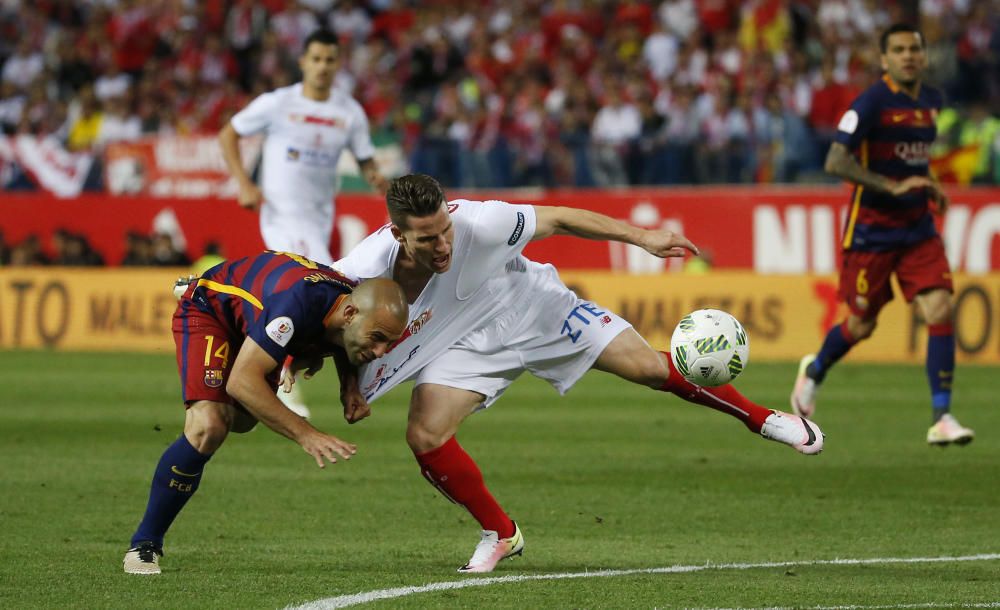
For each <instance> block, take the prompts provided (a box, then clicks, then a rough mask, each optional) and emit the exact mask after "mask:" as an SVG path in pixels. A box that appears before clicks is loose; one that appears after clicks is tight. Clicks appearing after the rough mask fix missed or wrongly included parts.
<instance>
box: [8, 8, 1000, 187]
mask: <svg viewBox="0 0 1000 610" xmlns="http://www.w3.org/2000/svg"><path fill="white" fill-rule="evenodd" d="M996 9H997V7H996V4H995V3H994V2H990V1H979V2H973V1H972V0H924V1H922V2H885V1H876V0H823V1H819V0H812V1H807V0H800V1H795V0H751V1H746V2H739V1H735V0H665V1H663V2H639V1H635V0H628V1H623V2H608V1H599V0H578V1H570V0H557V1H553V2H548V1H546V2H540V1H531V0H515V1H512V2H492V1H485V2H484V1H479V0H477V1H466V0H456V1H441V2H404V1H402V0H369V1H361V0H308V1H305V0H298V1H296V0H208V1H205V2H193V1H184V0H163V1H155V2H154V1H143V0H41V1H34V0H32V1H31V2H27V1H18V0H7V1H5V2H3V3H2V6H0V31H2V37H0V41H2V42H0V63H2V66H3V67H2V89H0V125H2V128H3V132H4V133H5V134H6V135H8V136H18V135H32V136H35V137H46V136H53V137H55V138H56V139H57V140H58V141H59V143H61V144H62V145H63V146H65V148H66V150H67V151H70V152H82V151H86V152H90V153H92V154H93V155H95V159H94V163H93V164H92V165H91V166H90V167H89V172H88V175H87V176H86V180H85V182H84V184H83V185H82V188H83V190H88V191H102V190H105V189H107V188H108V184H107V180H106V176H105V171H104V170H105V168H104V167H103V162H107V158H106V157H104V156H103V153H104V152H105V151H106V150H107V149H108V147H109V146H110V145H112V144H114V143H116V142H131V141H137V140H141V139H144V138H156V137H163V136H175V135H192V136H196V135H214V134H215V133H216V132H217V131H218V130H219V129H220V128H221V127H222V126H223V125H224V124H225V123H226V121H228V119H229V117H230V116H231V115H232V114H233V113H234V112H235V111H237V110H239V109H240V108H242V107H243V106H244V105H246V103H247V102H248V101H249V100H250V99H252V98H253V97H255V96H256V95H258V94H260V93H263V92H265V91H269V90H271V89H274V88H276V87H281V86H284V85H287V84H291V83H293V82H295V81H296V80H298V78H299V75H298V70H297V66H296V61H295V60H296V58H297V57H298V55H299V53H300V50H301V48H302V43H303V40H304V39H305V37H306V36H307V35H308V34H309V33H310V32H312V31H313V30H314V29H316V28H318V27H321V26H325V27H328V28H330V29H332V30H333V31H335V32H336V33H337V34H338V35H339V36H340V38H341V40H342V55H343V61H342V64H341V69H340V72H339V74H338V76H337V81H336V86H337V87H340V88H342V89H344V90H345V91H347V92H349V93H350V94H352V95H353V96H355V97H356V98H357V99H358V100H359V101H360V102H361V103H362V105H363V106H364V108H365V110H366V112H367V114H368V116H369V119H370V122H371V126H372V130H373V134H374V137H375V140H376V141H377V143H378V144H379V145H380V147H382V148H388V149H392V151H393V152H392V153H391V154H392V156H393V159H394V164H393V168H394V169H395V170H396V171H404V167H405V168H407V169H409V170H413V171H419V172H425V173H429V174H432V175H434V176H436V177H438V178H439V179H440V181H441V182H442V183H443V184H444V185H445V186H446V187H473V188H507V187H520V186H539V187H557V186H558V187H593V186H600V187H609V186H628V185H667V184H718V183H772V182H782V183H788V182H816V181H826V180H827V178H826V176H825V175H824V174H823V173H822V172H821V171H820V170H821V165H822V160H823V158H824V156H825V154H826V150H827V148H828V146H829V142H830V138H831V134H832V132H833V131H834V129H835V126H836V123H837V121H838V119H839V117H840V115H841V114H842V112H843V111H844V110H845V108H846V107H847V106H848V105H849V103H850V102H851V100H852V99H853V98H854V97H855V96H856V95H857V94H858V93H859V92H860V91H861V90H862V89H864V88H865V87H867V86H868V85H869V84H871V82H872V81H873V80H874V79H875V78H877V77H878V76H879V72H880V71H879V64H878V45H877V37H878V34H879V32H880V31H881V30H882V29H884V28H885V27H887V26H888V25H889V24H891V23H894V22H896V21H908V22H911V23H919V24H920V25H921V27H922V28H923V31H924V33H925V36H926V39H927V46H928V54H929V57H930V61H931V69H930V71H929V73H928V75H927V80H928V82H931V83H934V84H935V85H936V86H938V87H940V88H943V89H944V90H945V92H946V95H947V100H948V107H947V110H946V111H945V112H944V113H942V115H941V118H940V127H939V129H940V141H939V143H938V145H937V147H936V148H935V151H934V157H935V158H936V159H937V160H938V165H939V166H941V169H942V172H941V173H944V174H948V175H947V176H946V177H948V178H949V179H952V180H955V181H958V182H961V183H977V184H978V183H982V184H996V183H997V182H998V181H1000V162H998V158H1000V155H998V154H997V146H998V145H997V135H998V134H1000V121H998V119H997V111H998V109H1000V68H998V63H997V57H998V52H1000V30H998V27H997V26H998V23H1000V11H997V10H996ZM956 153H962V154H960V155H956ZM956 156H961V157H963V158H962V159H956V158H955V157H956ZM4 162H5V167H4V170H3V173H2V175H0V182H2V184H3V187H4V189H6V190H16V189H32V188H39V187H38V185H37V183H36V182H35V181H33V180H32V179H31V177H30V175H28V174H27V172H25V171H24V168H23V167H19V166H18V164H17V161H16V158H15V159H11V158H9V156H5V157H4ZM352 186H353V185H352V184H348V185H347V187H348V188H350V187H352Z"/></svg>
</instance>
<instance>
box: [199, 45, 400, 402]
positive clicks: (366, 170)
mask: <svg viewBox="0 0 1000 610" xmlns="http://www.w3.org/2000/svg"><path fill="white" fill-rule="evenodd" d="M339 64H340V61H339V46H338V41H337V35H336V34H334V33H333V32H330V31H328V30H317V31H316V32H313V33H312V34H310V35H309V37H308V38H306V41H305V45H304V47H303V50H302V55H301V56H300V57H299V68H300V69H301V70H302V82H299V83H296V84H294V85H290V86H288V87H282V88H280V89H276V90H274V91H271V92H269V93H265V94H263V95H260V96H258V97H257V98H256V99H254V100H253V101H252V102H250V104H248V105H247V107H246V108H244V109H243V110H241V111H240V112H238V113H236V114H235V115H234V116H233V118H232V119H231V120H230V122H229V123H228V124H226V126H225V127H223V128H222V130H220V131H219V145H220V146H221V148H222V155H223V157H224V158H225V160H226V165H227V166H228V167H229V171H230V172H231V173H232V175H233V176H234V177H235V178H236V180H237V182H238V183H239V189H240V192H239V203H240V205H241V206H243V207H245V208H250V209H254V210H257V209H259V210H260V233H261V236H262V237H263V239H264V244H265V245H266V246H267V247H268V249H270V250H277V251H279V252H292V253H294V254H299V255H302V256H305V257H306V258H308V259H311V260H314V261H316V262H318V263H322V264H324V265H330V264H332V263H333V258H332V256H331V255H330V236H331V234H332V232H333V226H334V225H333V222H334V212H335V209H334V197H335V196H336V193H337V162H338V160H339V159H340V155H341V153H342V152H343V151H344V149H345V148H348V149H350V151H351V153H352V154H353V155H354V158H355V159H357V161H358V165H359V166H360V168H361V173H362V175H363V176H364V178H365V180H366V181H367V182H368V184H370V185H371V187H372V188H373V189H375V190H376V191H378V193H379V194H380V195H384V194H385V192H386V189H387V188H388V186H389V183H388V181H387V180H386V179H385V177H384V176H382V174H381V173H380V172H379V170H378V167H377V166H376V164H375V159H374V155H375V148H374V146H372V141H371V134H370V133H369V129H368V118H367V117H366V116H365V112H364V110H363V109H362V108H361V105H360V104H358V102H357V101H355V100H354V99H353V98H351V97H350V96H349V95H348V94H346V93H344V92H342V91H339V90H336V89H333V88H332V86H333V80H334V77H335V76H336V73H337V68H338V66H339ZM258 133H263V134H264V136H265V139H264V152H263V164H262V170H261V180H260V182H261V188H258V187H257V185H256V184H254V182H253V180H252V179H251V178H250V175H249V174H247V171H246V169H245V168H244V167H243V161H242V159H241V156H240V148H239V140H240V138H241V137H245V136H250V135H254V134H258ZM285 374H287V371H284V372H283V375H285ZM278 395H279V396H280V397H281V398H282V399H283V402H285V404H286V406H288V407H289V408H291V409H292V410H293V411H295V412H296V413H298V414H299V415H302V416H304V417H308V416H309V410H308V408H307V407H306V406H305V404H304V403H302V401H301V398H300V397H299V396H298V393H297V392H296V393H295V394H292V395H286V394H285V393H283V392H279V393H278Z"/></svg>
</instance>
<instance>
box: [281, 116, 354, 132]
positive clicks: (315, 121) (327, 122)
mask: <svg viewBox="0 0 1000 610" xmlns="http://www.w3.org/2000/svg"><path fill="white" fill-rule="evenodd" d="M288 120H289V121H291V122H292V123H303V124H306V125H321V126H323V127H333V128H335V129H344V128H345V127H346V124H345V123H344V120H343V119H338V118H337V117H325V116H316V115H312V114H299V113H297V112H290V113H289V114H288Z"/></svg>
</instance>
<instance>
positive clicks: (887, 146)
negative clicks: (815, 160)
mask: <svg viewBox="0 0 1000 610" xmlns="http://www.w3.org/2000/svg"><path fill="white" fill-rule="evenodd" d="M942 103H943V98H942V95H941V93H940V92H939V91H938V90H937V89H934V88H932V87H928V86H926V85H921V86H920V90H919V92H918V95H917V97H915V98H914V97H911V96H910V95H908V94H906V93H904V92H903V91H902V90H901V89H900V88H899V86H898V85H896V83H895V82H893V80H892V79H891V78H889V76H888V75H885V76H883V77H882V80H880V81H878V82H877V83H875V84H874V85H872V86H871V87H869V88H868V89H866V90H865V91H864V92H863V93H862V94H861V95H859V96H858V97H857V99H855V100H854V103H853V104H851V108H850V110H848V111H847V112H846V113H845V114H844V116H843V118H841V120H840V124H839V125H838V126H837V135H836V136H835V138H834V139H835V141H836V142H839V143H841V144H843V145H844V146H846V147H847V148H848V149H849V150H850V151H851V152H852V153H853V154H854V155H855V156H856V157H857V159H858V162H859V163H860V165H861V166H862V167H864V168H866V169H869V170H871V171H872V172H875V173H877V174H882V175H883V176H888V177H889V178H892V179H893V180H903V179H905V178H908V177H910V176H927V175H928V172H929V169H930V148H931V144H932V143H933V142H934V138H935V137H936V135H937V127H936V126H935V123H934V121H935V119H936V118H937V115H938V112H939V111H940V109H941V105H942ZM935 235H937V229H936V228H935V227H934V218H933V215H932V214H931V211H930V207H929V194H928V193H927V189H915V190H912V191H910V192H908V193H906V194H904V195H901V196H898V197H897V196H894V195H891V194H888V193H875V192H872V190H871V189H866V188H864V187H863V186H861V185H856V186H855V187H854V192H853V194H852V197H851V209H850V213H849V214H848V216H847V221H846V226H845V228H844V241H843V247H844V249H845V250H862V251H869V252H883V251H886V250H892V249H895V248H899V247H902V246H906V245H909V244H913V243H917V242H920V241H923V240H925V239H928V238H931V237H933V236H935Z"/></svg>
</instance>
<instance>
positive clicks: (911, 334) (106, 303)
mask: <svg viewBox="0 0 1000 610" xmlns="http://www.w3.org/2000/svg"><path fill="white" fill-rule="evenodd" d="M183 271H184V270H183V269H169V268H167V269H141V270H133V269H102V270H98V269H94V270H82V269H66V268H37V269H29V268H22V269H13V268H8V269H0V349H53V350H75V351H79V350H83V351H102V350H103V351H107V350H111V351H137V352H159V353H165V354H172V353H173V349H174V346H173V340H172V338H171V332H170V320H171V316H172V315H173V311H174V307H175V301H174V297H173V295H172V294H171V286H172V284H173V280H174V279H175V278H176V277H177V276H178V275H180V274H181V273H182V272H183ZM562 277H563V280H564V281H565V282H566V283H567V284H568V285H569V286H571V287H572V288H573V289H574V290H576V291H577V292H578V294H580V295H581V296H583V297H585V298H588V299H590V300H593V301H595V302H596V303H598V304H599V305H601V306H603V307H608V308H610V309H611V310H613V311H615V312H617V313H619V314H621V315H622V316H624V317H625V318H626V319H628V320H629V321H630V322H632V324H634V325H635V327H636V328H637V329H638V331H639V332H640V333H641V334H642V335H644V336H645V337H646V338H647V339H648V340H649V341H650V343H651V344H652V345H653V346H654V347H657V348H660V349H666V348H667V346H668V345H669V341H670V334H671V332H672V331H673V328H674V325H675V324H676V323H677V321H678V320H679V319H680V318H681V316H682V315H683V314H685V313H687V312H689V311H692V310H694V309H698V308H702V307H714V308H719V309H724V310H726V311H729V312H731V313H732V314H733V315H735V316H736V317H737V318H739V319H740V320H741V321H742V322H743V324H744V325H745V326H746V328H747V331H748V333H749V336H750V353H751V361H754V360H757V361H765V360H792V359H797V358H799V357H800V356H802V355H803V354H805V353H808V352H811V351H814V350H816V349H817V347H818V346H819V343H820V341H821V340H822V338H823V336H824V334H825V332H826V329H827V328H828V327H829V326H830V325H831V324H833V323H834V322H836V321H838V320H839V319H841V318H842V316H843V311H842V309H841V305H839V304H838V302H837V299H836V283H835V278H834V277H832V276H816V275H780V276H759V275H756V274H753V273H751V272H711V273H708V274H705V275H687V274H671V273H667V274H661V275H656V276H624V275H622V274H617V273H611V272H580V271H564V272H563V273H562ZM956 304H957V311H956V322H957V333H956V334H957V343H958V360H959V362H975V363H982V364H1000V273H994V274H986V275H966V274H960V275H958V276H957V277H956ZM925 344H926V329H925V327H924V325H923V323H922V322H921V320H920V318H919V316H918V315H917V314H916V312H915V311H914V310H913V309H912V308H910V307H908V306H907V305H906V304H905V303H903V302H902V301H901V300H900V299H897V300H895V301H893V302H892V303H891V304H890V305H889V306H888V307H887V308H886V309H885V310H884V312H883V314H882V316H881V318H880V322H879V328H878V330H877V331H876V333H875V334H874V335H873V337H872V338H871V339H870V340H868V341H866V342H865V343H864V344H863V345H861V346H859V347H858V348H857V349H856V350H855V351H853V352H852V353H851V358H852V360H855V361H882V362H911V363H918V362H922V361H923V354H924V349H925Z"/></svg>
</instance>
